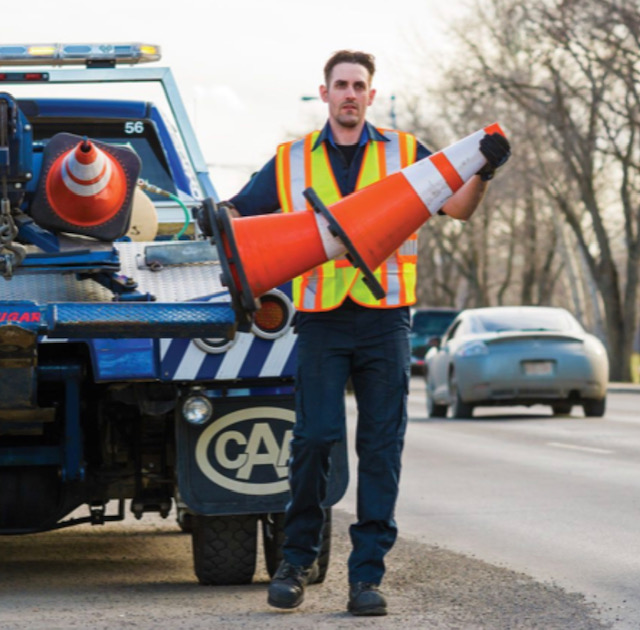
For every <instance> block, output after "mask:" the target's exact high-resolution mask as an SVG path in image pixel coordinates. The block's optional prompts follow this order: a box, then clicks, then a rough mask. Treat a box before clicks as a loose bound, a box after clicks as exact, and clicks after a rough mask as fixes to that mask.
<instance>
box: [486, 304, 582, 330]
mask: <svg viewBox="0 0 640 630" xmlns="http://www.w3.org/2000/svg"><path fill="white" fill-rule="evenodd" d="M476 321H477V323H478V328H479V329H480V330H482V331H484V332H509V331H559V332H579V330H580V327H579V325H578V323H577V322H576V321H575V320H574V319H573V317H571V315H569V314H568V313H566V312H563V311H556V310H542V309H541V310H525V309H523V310H513V311H503V312H499V311H492V312H487V313H478V314H477V315H476Z"/></svg>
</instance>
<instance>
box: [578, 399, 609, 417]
mask: <svg viewBox="0 0 640 630" xmlns="http://www.w3.org/2000/svg"><path fill="white" fill-rule="evenodd" d="M606 407H607V399H606V398H600V399H597V400H595V399H590V400H585V401H584V402H583V403H582V408H583V409H584V415H585V416H587V418H602V416H604V412H605V409H606Z"/></svg>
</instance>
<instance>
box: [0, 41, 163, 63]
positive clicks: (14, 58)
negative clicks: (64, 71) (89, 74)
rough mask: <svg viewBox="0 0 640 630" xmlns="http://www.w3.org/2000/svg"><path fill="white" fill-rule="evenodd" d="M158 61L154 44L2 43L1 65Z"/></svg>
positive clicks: (158, 50) (157, 51)
mask: <svg viewBox="0 0 640 630" xmlns="http://www.w3.org/2000/svg"><path fill="white" fill-rule="evenodd" d="M159 60H160V47H159V46H156V45H154V44H139V43H131V44H106V43H104V44H4V45H0V66H21V65H30V66H31V65H47V66H70V65H75V66H87V67H91V66H95V67H101V68H104V67H110V66H115V65H116V64H136V63H147V62H151V61H159Z"/></svg>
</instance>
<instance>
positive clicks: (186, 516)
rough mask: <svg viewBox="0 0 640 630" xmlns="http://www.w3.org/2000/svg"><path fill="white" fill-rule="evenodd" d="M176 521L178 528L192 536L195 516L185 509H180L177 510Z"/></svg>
mask: <svg viewBox="0 0 640 630" xmlns="http://www.w3.org/2000/svg"><path fill="white" fill-rule="evenodd" d="M176 521H177V523H178V527H179V528H180V529H181V530H182V531H183V532H184V533H185V534H190V533H191V532H193V514H192V513H191V512H189V511H187V510H186V509H185V508H181V507H179V508H178V509H177V516H176Z"/></svg>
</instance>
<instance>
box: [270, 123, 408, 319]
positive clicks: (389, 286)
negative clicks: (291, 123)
mask: <svg viewBox="0 0 640 630" xmlns="http://www.w3.org/2000/svg"><path fill="white" fill-rule="evenodd" d="M380 131H381V133H384V135H385V137H386V138H388V142H385V141H378V140H369V142H368V143H367V146H366V147H365V154H364V156H363V159H362V166H361V167H360V173H359V174H358V182H357V185H356V190H360V189H361V188H364V187H365V186H369V185H370V184H373V183H374V182H377V181H378V180H380V179H382V178H384V177H386V176H387V175H390V174H391V173H395V172H397V171H399V170H400V169H402V168H404V167H405V166H408V165H409V164H412V163H413V162H414V161H415V159H416V150H417V145H416V139H415V137H414V136H412V135H411V134H407V133H403V132H398V131H391V130H386V129H385V130H380ZM319 134H320V132H319V131H314V132H312V133H310V134H308V135H307V136H305V137H303V138H300V139H299V140H294V141H292V142H286V143H284V144H281V145H280V146H279V147H278V151H277V154H276V179H277V187H278V196H279V198H280V205H281V208H282V211H283V212H294V211H299V210H309V211H311V210H310V208H309V207H308V204H307V202H306V200H305V198H304V196H303V194H302V192H303V191H304V190H305V188H308V187H310V186H311V187H313V189H314V190H315V191H316V193H317V194H318V196H319V197H320V199H322V201H323V202H324V203H325V204H326V205H331V204H333V203H335V202H337V201H339V200H340V199H341V198H342V195H341V193H340V189H339V187H338V184H337V182H336V180H335V176H334V174H333V170H332V169H331V163H330V161H329V156H328V154H327V149H326V146H325V144H324V143H321V144H320V145H318V146H317V147H316V148H315V150H312V149H313V146H314V144H315V142H316V140H317V138H318V135H319ZM417 253H418V252H417V235H416V234H413V235H412V236H411V237H410V238H409V239H408V240H407V241H405V243H404V244H403V245H402V246H401V247H400V248H399V249H398V250H396V251H395V252H394V253H393V254H392V255H391V256H390V257H389V258H388V259H387V260H386V261H385V262H384V263H383V264H382V265H381V266H380V267H379V268H378V269H376V270H375V272H374V273H375V276H376V277H377V278H378V280H379V282H380V284H381V285H382V286H383V288H384V289H385V291H386V294H387V295H386V297H385V298H384V299H382V300H376V299H375V298H374V297H373V296H372V295H371V291H370V290H369V289H368V288H367V287H366V285H365V284H364V283H363V281H362V274H361V273H360V272H359V271H358V270H357V269H355V268H354V267H353V266H352V265H351V264H350V263H349V262H348V261H347V260H346V259H345V258H339V259H337V260H331V261H328V262H327V263H325V264H323V265H320V266H318V267H316V268H314V269H312V270H311V271H309V272H307V273H305V274H303V275H302V276H299V277H297V278H295V279H294V281H293V302H294V304H295V306H296V308H297V309H298V310H301V311H327V310H331V309H333V308H336V307H337V306H339V305H340V304H342V302H343V301H344V300H345V298H346V297H347V295H349V296H350V297H351V299H353V300H354V301H356V302H358V303H360V304H363V305H365V306H371V307H374V308H391V307H395V306H406V305H409V304H413V303H415V301H416V295H415V287H416V263H417Z"/></svg>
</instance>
